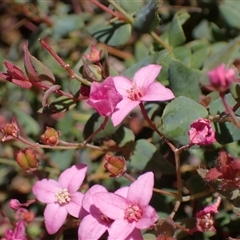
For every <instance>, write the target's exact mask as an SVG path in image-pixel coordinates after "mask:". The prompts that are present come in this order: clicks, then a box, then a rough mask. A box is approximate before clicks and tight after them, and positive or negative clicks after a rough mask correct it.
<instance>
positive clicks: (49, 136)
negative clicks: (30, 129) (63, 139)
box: [41, 127, 60, 146]
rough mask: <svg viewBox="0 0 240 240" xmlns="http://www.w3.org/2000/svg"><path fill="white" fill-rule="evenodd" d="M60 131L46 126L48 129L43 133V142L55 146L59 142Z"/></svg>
mask: <svg viewBox="0 0 240 240" xmlns="http://www.w3.org/2000/svg"><path fill="white" fill-rule="evenodd" d="M59 138H60V132H59V131H56V130H55V129H54V128H51V127H46V131H45V132H44V134H42V135H41V142H42V143H43V144H46V145H50V146H55V145H57V144H58V142H59Z"/></svg>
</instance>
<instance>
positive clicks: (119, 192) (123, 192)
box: [114, 187, 129, 198]
mask: <svg viewBox="0 0 240 240" xmlns="http://www.w3.org/2000/svg"><path fill="white" fill-rule="evenodd" d="M128 189H129V187H122V188H119V189H118V190H117V191H115V192H114V194H117V195H120V196H122V197H124V198H127V195H128Z"/></svg>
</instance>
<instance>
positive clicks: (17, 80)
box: [0, 61, 32, 88]
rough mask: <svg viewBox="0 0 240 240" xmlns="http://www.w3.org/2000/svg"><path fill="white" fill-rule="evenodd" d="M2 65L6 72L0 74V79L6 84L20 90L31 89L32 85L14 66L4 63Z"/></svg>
mask: <svg viewBox="0 0 240 240" xmlns="http://www.w3.org/2000/svg"><path fill="white" fill-rule="evenodd" d="M3 65H4V66H5V67H6V68H7V72H6V73H3V72H0V79H3V80H5V81H8V82H12V83H14V84H16V85H18V86H20V87H22V88H31V87H32V83H31V82H30V81H29V79H28V78H27V77H25V75H24V73H23V71H22V70H21V69H20V68H19V67H18V66H16V65H14V64H12V63H10V62H8V61H4V62H3Z"/></svg>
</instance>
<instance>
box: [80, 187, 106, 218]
mask: <svg viewBox="0 0 240 240" xmlns="http://www.w3.org/2000/svg"><path fill="white" fill-rule="evenodd" d="M97 192H108V191H107V189H106V188H105V187H103V186H102V185H99V184H96V185H94V186H92V187H91V188H90V189H89V190H88V191H87V192H86V193H85V195H84V197H83V208H84V209H85V210H86V211H88V212H89V213H90V208H91V207H92V205H94V202H93V195H94V194H95V193H97Z"/></svg>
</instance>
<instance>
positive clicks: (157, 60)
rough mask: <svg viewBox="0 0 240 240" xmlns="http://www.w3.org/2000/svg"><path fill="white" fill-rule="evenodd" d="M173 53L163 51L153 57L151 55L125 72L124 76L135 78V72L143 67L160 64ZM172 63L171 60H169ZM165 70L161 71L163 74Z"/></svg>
mask: <svg viewBox="0 0 240 240" xmlns="http://www.w3.org/2000/svg"><path fill="white" fill-rule="evenodd" d="M170 53H171V52H170V51H168V50H162V51H160V52H157V53H154V54H152V55H149V56H147V57H145V58H144V59H142V60H141V61H139V62H137V63H136V64H134V65H132V66H131V67H130V68H128V69H127V70H125V71H124V72H123V73H122V75H124V76H126V77H128V78H130V79H131V78H133V76H134V74H135V72H136V71H137V70H138V69H140V68H141V67H144V66H147V65H149V64H160V65H161V61H162V60H163V59H164V60H166V56H168V55H169V54H170ZM169 61H170V60H169ZM162 71H163V69H162V70H161V72H162Z"/></svg>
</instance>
